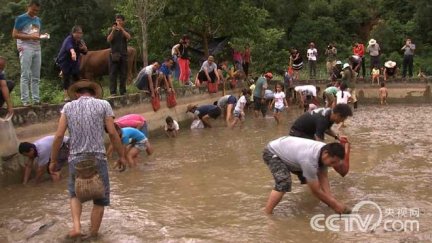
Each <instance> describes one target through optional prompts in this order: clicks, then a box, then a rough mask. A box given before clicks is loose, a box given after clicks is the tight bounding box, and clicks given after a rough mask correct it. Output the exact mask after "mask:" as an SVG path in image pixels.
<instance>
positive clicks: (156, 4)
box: [117, 0, 166, 66]
mask: <svg viewBox="0 0 432 243" xmlns="http://www.w3.org/2000/svg"><path fill="white" fill-rule="evenodd" d="M165 5H166V1H165V0H159V1H154V0H127V1H126V3H122V4H119V5H118V6H117V9H119V10H120V11H121V12H122V13H123V14H125V15H128V16H130V17H132V18H131V19H133V18H137V19H138V22H139V24H140V26H141V31H140V32H141V36H140V40H141V47H142V56H143V63H144V66H147V65H148V41H149V37H148V27H149V25H150V23H152V22H153V21H154V20H155V19H156V18H157V17H158V16H159V15H160V14H161V13H162V10H163V9H164V8H165ZM130 13H132V16H131V14H130Z"/></svg>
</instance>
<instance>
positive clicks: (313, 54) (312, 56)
mask: <svg viewBox="0 0 432 243" xmlns="http://www.w3.org/2000/svg"><path fill="white" fill-rule="evenodd" d="M317 55H318V51H317V49H316V48H309V49H308V50H307V57H308V60H310V61H316V60H317Z"/></svg>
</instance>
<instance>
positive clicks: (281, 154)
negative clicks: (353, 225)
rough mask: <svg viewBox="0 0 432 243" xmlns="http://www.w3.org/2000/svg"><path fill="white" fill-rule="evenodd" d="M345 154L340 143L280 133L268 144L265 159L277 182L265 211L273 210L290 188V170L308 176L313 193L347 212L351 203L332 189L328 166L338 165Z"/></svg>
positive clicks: (264, 152)
mask: <svg viewBox="0 0 432 243" xmlns="http://www.w3.org/2000/svg"><path fill="white" fill-rule="evenodd" d="M344 157H345V148H344V146H343V145H341V144H340V143H329V144H325V143H323V142H318V141H312V140H308V139H304V138H297V137H281V138H278V139H276V140H273V141H271V142H270V143H268V144H267V146H266V148H265V149H264V151H263V160H264V162H265V164H266V165H267V166H268V168H269V169H270V171H271V173H272V175H273V178H274V180H275V186H274V188H273V190H272V191H271V193H270V196H269V198H268V200H267V204H266V206H265V209H264V211H265V213H267V214H272V213H273V209H274V208H275V207H276V206H277V205H278V204H279V202H280V201H281V199H282V197H283V196H284V194H285V193H286V192H290V191H291V184H292V181H291V174H290V173H293V174H300V175H303V176H304V177H305V178H306V182H307V185H308V186H309V189H310V190H311V191H312V194H313V195H314V196H315V197H317V198H318V199H319V200H321V201H322V202H324V203H325V204H327V205H328V206H329V207H331V208H332V209H333V210H334V211H336V212H337V213H345V214H348V213H350V212H351V210H350V209H349V207H347V206H345V205H344V204H343V203H341V202H339V201H338V200H336V198H335V197H334V196H333V195H332V193H331V191H330V184H329V180H328V175H327V174H328V172H327V171H328V166H333V167H337V166H338V165H340V164H341V160H343V159H344Z"/></svg>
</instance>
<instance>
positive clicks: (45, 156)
mask: <svg viewBox="0 0 432 243" xmlns="http://www.w3.org/2000/svg"><path fill="white" fill-rule="evenodd" d="M68 141H69V137H66V136H65V137H63V143H67V142H68ZM53 142H54V136H46V137H43V138H41V139H38V140H36V141H35V142H34V143H33V144H34V145H35V146H36V151H37V157H36V158H35V162H36V163H37V164H38V166H44V165H47V164H48V162H49V161H50V158H51V150H52V145H53Z"/></svg>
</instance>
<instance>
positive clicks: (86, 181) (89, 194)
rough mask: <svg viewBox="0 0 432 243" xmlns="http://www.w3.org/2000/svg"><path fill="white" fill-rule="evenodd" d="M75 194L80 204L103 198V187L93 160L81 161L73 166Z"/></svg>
mask: <svg viewBox="0 0 432 243" xmlns="http://www.w3.org/2000/svg"><path fill="white" fill-rule="evenodd" d="M75 170H76V177H75V194H76V196H77V198H78V200H80V202H82V203H83V202H86V201H89V200H94V199H102V198H104V197H105V187H104V185H103V182H102V178H101V177H100V175H99V173H98V171H97V168H96V161H95V160H93V159H88V160H83V161H81V162H78V163H77V164H76V165H75Z"/></svg>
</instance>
